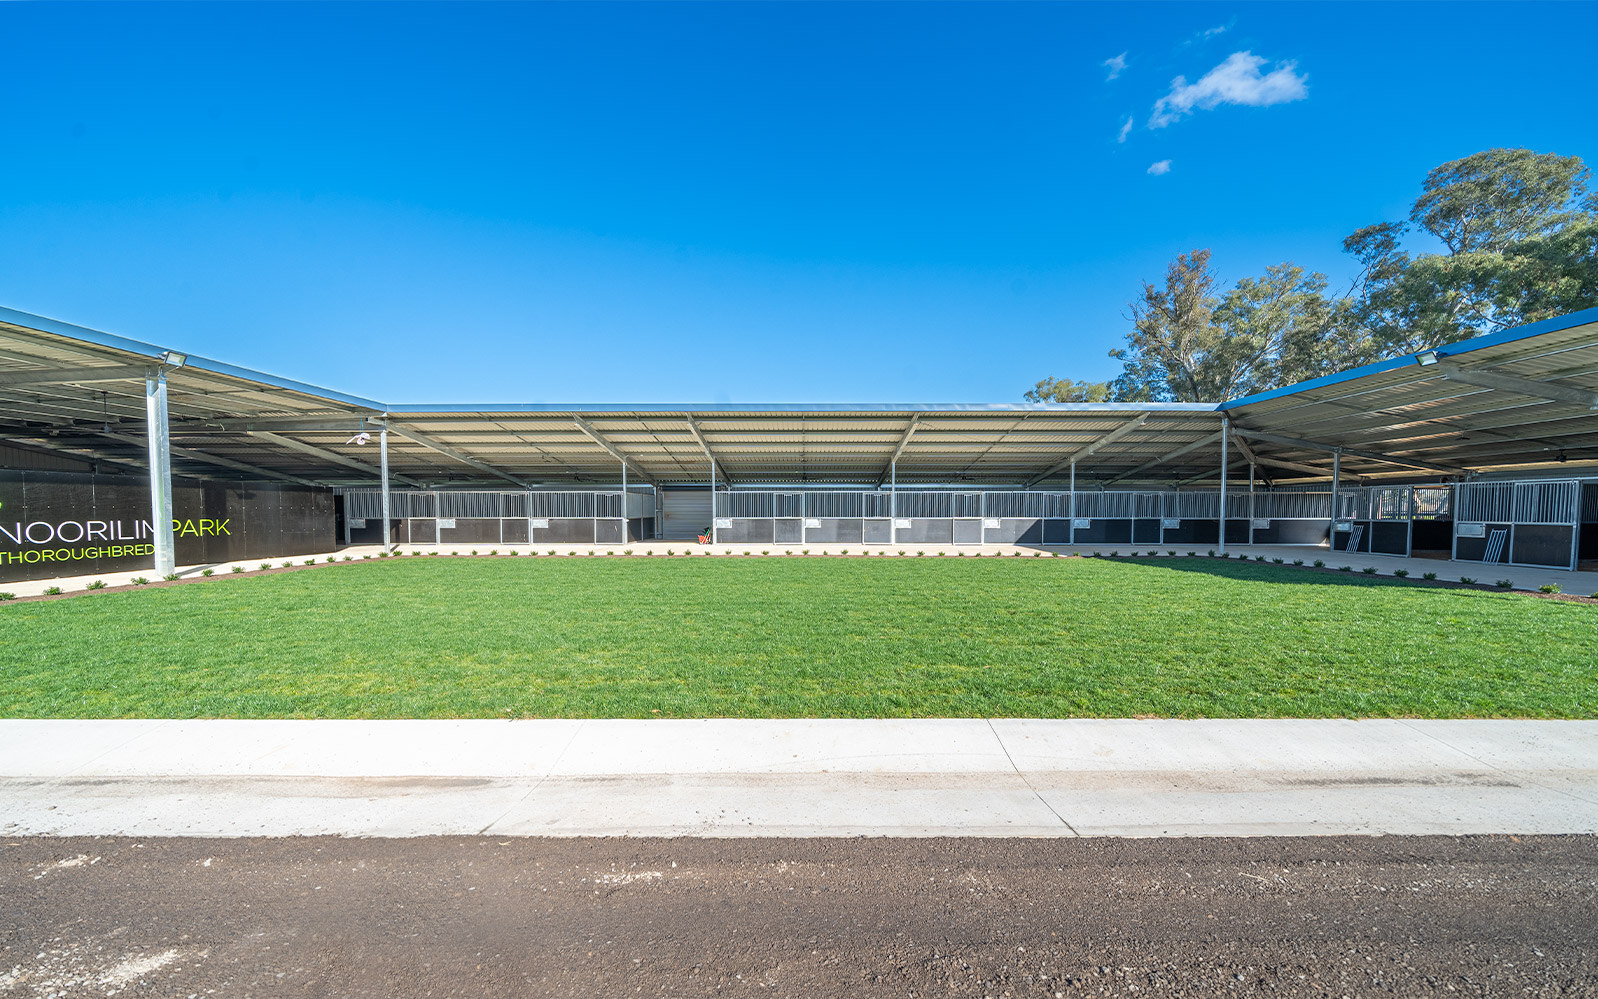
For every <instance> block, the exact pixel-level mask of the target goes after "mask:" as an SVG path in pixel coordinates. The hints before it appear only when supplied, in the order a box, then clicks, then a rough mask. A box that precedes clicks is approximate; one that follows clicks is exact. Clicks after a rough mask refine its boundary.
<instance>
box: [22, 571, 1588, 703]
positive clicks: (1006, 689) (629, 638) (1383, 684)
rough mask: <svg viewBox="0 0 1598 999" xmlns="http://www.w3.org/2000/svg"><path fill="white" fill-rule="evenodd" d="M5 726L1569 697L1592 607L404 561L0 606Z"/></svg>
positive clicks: (1266, 579)
mask: <svg viewBox="0 0 1598 999" xmlns="http://www.w3.org/2000/svg"><path fill="white" fill-rule="evenodd" d="M0 715H3V716H7V717H30V718H39V717H55V718H62V717H73V718H122V717H226V718H280V717H290V718H457V717H476V718H481V717H505V716H507V715H512V716H518V717H521V716H527V717H657V716H658V717H707V716H708V717H714V716H732V717H911V716H915V717H924V716H933V717H939V716H975V715H988V716H1012V717H1054V718H1059V717H1073V716H1097V717H1125V716H1130V715H1157V716H1165V717H1182V718H1199V717H1246V716H1268V717H1294V716H1301V717H1321V716H1417V717H1428V718H1447V717H1471V716H1521V717H1567V718H1573V717H1586V718H1590V717H1595V716H1598V607H1594V606H1590V605H1577V604H1570V603H1562V602H1558V601H1552V600H1539V599H1535V598H1532V597H1528V596H1525V595H1517V594H1500V593H1483V592H1474V591H1464V590H1448V589H1441V588H1436V587H1431V586H1427V585H1426V584H1424V583H1413V582H1400V581H1397V580H1390V579H1389V580H1381V579H1371V578H1369V577H1363V576H1342V575H1335V574H1323V573H1309V572H1304V571H1301V570H1295V569H1292V568H1290V567H1281V566H1272V565H1262V564H1258V563H1243V562H1236V561H1230V562H1229V561H1221V560H1218V559H1208V558H1202V557H1200V558H1160V559H1141V560H1136V561H1130V560H1120V561H1110V560H1101V559H1080V558H1073V559H1057V558H1041V559H1032V558H1006V559H1000V558H984V559H971V558H964V559H962V558H954V557H945V558H933V557H926V558H919V559H918V558H913V557H912V558H875V559H863V558H820V557H812V558H798V557H796V558H779V557H772V558H694V559H683V558H675V559H666V558H658V557H657V558H647V559H646V558H643V557H639V556H635V557H632V558H624V557H620V556H614V557H610V558H598V557H595V558H588V557H583V556H578V557H575V558H549V557H540V558H527V557H522V558H503V557H501V558H494V559H487V558H484V559H452V558H449V557H447V556H445V557H438V558H427V557H423V558H411V557H405V558H403V559H397V560H391V561H384V562H376V561H373V562H366V563H354V564H348V565H343V564H341V565H331V566H325V567H319V568H316V569H307V570H302V571H297V572H292V573H282V574H277V575H263V576H249V577H238V578H226V577H224V578H218V579H214V580H211V581H209V582H207V583H202V584H197V585H188V586H178V587H170V588H163V589H151V590H136V591H130V592H124V593H108V594H93V595H87V596H83V597H78V598H74V599H71V600H61V601H52V602H41V603H12V604H0Z"/></svg>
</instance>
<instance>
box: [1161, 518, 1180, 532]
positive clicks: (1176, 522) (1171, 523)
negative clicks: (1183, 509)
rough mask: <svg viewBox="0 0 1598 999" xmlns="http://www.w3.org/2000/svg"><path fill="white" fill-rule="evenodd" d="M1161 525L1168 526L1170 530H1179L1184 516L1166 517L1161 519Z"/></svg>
mask: <svg viewBox="0 0 1598 999" xmlns="http://www.w3.org/2000/svg"><path fill="white" fill-rule="evenodd" d="M1160 526H1161V527H1164V528H1167V529H1169V530H1172V531H1175V530H1178V529H1179V528H1181V526H1182V518H1180V517H1166V518H1165V519H1163V520H1161V521H1160Z"/></svg>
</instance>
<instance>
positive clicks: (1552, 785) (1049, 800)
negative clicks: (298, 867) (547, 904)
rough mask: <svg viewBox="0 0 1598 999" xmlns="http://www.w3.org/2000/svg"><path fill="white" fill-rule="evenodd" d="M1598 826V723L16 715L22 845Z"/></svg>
mask: <svg viewBox="0 0 1598 999" xmlns="http://www.w3.org/2000/svg"><path fill="white" fill-rule="evenodd" d="M1595 832H1598V722H1594V721H1552V722H1550V721H1472V720H1464V721H1408V720H1370V721H1349V720H1214V721H1133V720H1094V719H1075V720H1064V721H1047V720H1041V721H1040V720H1025V719H1011V720H993V721H991V722H990V721H987V720H984V719H920V720H837V719H832V720H828V719H823V720H773V721H765V720H698V721H625V720H597V721H560V720H549V721H515V722H506V721H487V720H484V721H158V720H156V721H52V720H41V721H30V720H0V836H23V835H72V836H85V835H127V836H180V835H181V836H286V835H316V834H334V835H347V836H421V835H435V834H451V835H463V834H473V835H475V834H486V835H493V836H707V837H710V836H1263V835H1334V834H1369V835H1381V834H1469V833H1506V834H1522V833H1523V834H1533V833H1595Z"/></svg>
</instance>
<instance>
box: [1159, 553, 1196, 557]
mask: <svg viewBox="0 0 1598 999" xmlns="http://www.w3.org/2000/svg"><path fill="white" fill-rule="evenodd" d="M1165 554H1167V555H1169V556H1171V557H1172V558H1176V552H1166V553H1165ZM1188 554H1189V555H1191V554H1193V553H1192V552H1188Z"/></svg>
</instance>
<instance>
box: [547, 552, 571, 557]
mask: <svg viewBox="0 0 1598 999" xmlns="http://www.w3.org/2000/svg"><path fill="white" fill-rule="evenodd" d="M550 554H554V553H553V552H551V553H550ZM576 554H577V553H576V552H567V553H566V557H567V558H570V557H571V556H573V555H576Z"/></svg>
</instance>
